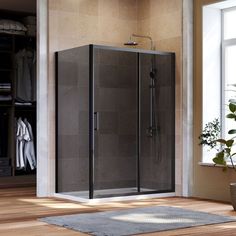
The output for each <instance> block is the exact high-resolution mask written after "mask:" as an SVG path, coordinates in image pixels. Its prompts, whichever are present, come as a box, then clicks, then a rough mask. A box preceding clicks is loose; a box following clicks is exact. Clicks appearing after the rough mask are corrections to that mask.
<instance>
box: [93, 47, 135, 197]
mask: <svg viewBox="0 0 236 236" xmlns="http://www.w3.org/2000/svg"><path fill="white" fill-rule="evenodd" d="M137 60H138V57H137V53H135V52H125V51H120V50H107V49H99V48H95V49H94V61H93V62H94V82H93V83H94V197H100V196H101V197H102V196H103V197H105V196H113V195H126V194H131V193H134V192H135V193H136V192H137V147H138V133H137V121H138V112H137V110H138V106H137V105H138V87H137V86H138V80H137V73H138V68H137V65H138V64H137Z"/></svg>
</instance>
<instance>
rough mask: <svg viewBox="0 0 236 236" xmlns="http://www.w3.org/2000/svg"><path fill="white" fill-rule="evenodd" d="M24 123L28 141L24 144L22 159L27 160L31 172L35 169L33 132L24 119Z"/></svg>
mask: <svg viewBox="0 0 236 236" xmlns="http://www.w3.org/2000/svg"><path fill="white" fill-rule="evenodd" d="M24 123H25V125H26V127H27V129H28V132H29V140H28V141H27V142H26V143H25V148H24V157H25V158H26V159H27V160H28V162H29V164H30V168H31V170H34V169H35V168H36V158H35V151H34V137H33V131H32V127H31V125H30V123H29V122H28V121H27V120H26V119H24Z"/></svg>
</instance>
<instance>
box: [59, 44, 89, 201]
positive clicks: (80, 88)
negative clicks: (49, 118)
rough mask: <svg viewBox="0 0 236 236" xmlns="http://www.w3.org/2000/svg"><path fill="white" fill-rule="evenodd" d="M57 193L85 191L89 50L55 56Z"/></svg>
mask: <svg viewBox="0 0 236 236" xmlns="http://www.w3.org/2000/svg"><path fill="white" fill-rule="evenodd" d="M57 90H58V105H57V109H58V111H57V112H58V117H57V119H58V125H57V132H58V138H57V172H58V174H57V187H58V192H60V193H61V192H73V195H76V193H77V192H79V191H85V192H84V193H85V195H84V197H88V189H89V47H81V48H76V49H72V50H66V51H63V52H59V54H58V88H57Z"/></svg>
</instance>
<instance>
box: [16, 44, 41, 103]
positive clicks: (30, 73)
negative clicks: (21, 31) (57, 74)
mask: <svg viewBox="0 0 236 236" xmlns="http://www.w3.org/2000/svg"><path fill="white" fill-rule="evenodd" d="M15 65H16V73H15V74H16V99H17V100H19V101H24V102H33V101H36V53H35V51H32V50H26V49H23V50H21V51H19V52H18V53H17V54H16V56H15Z"/></svg>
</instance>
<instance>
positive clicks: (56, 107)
mask: <svg viewBox="0 0 236 236" xmlns="http://www.w3.org/2000/svg"><path fill="white" fill-rule="evenodd" d="M55 77H56V78H55V95H56V99H55V134H56V138H55V154H56V161H55V163H56V168H55V175H56V178H55V180H56V181H55V191H56V193H58V52H56V53H55Z"/></svg>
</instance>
